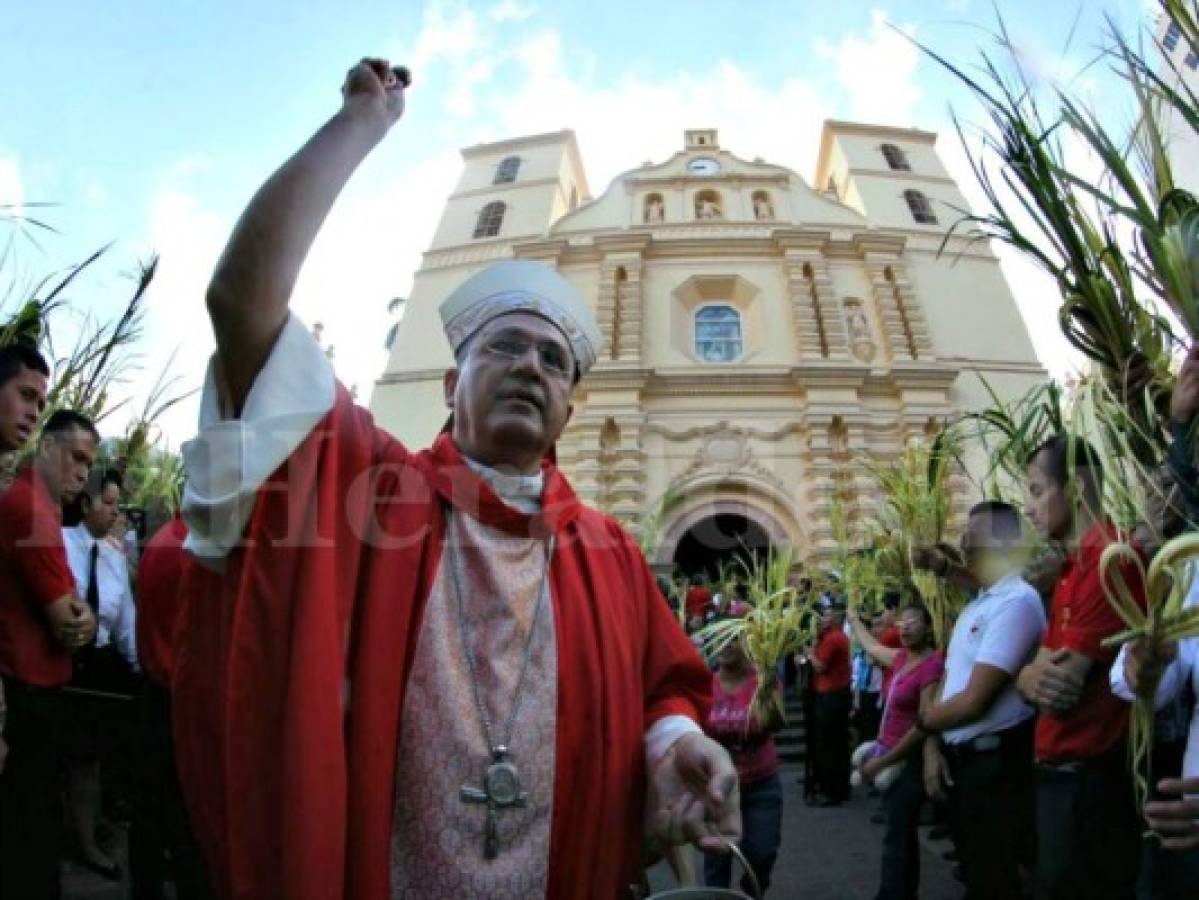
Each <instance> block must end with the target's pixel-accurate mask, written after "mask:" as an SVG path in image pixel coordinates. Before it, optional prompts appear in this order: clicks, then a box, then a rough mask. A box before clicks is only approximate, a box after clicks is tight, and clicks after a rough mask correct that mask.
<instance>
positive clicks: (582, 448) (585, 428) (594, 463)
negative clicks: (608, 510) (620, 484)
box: [559, 416, 605, 506]
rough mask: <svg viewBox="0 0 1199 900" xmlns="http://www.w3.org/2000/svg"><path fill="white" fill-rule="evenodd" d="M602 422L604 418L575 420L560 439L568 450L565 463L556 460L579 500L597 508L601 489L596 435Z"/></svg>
mask: <svg viewBox="0 0 1199 900" xmlns="http://www.w3.org/2000/svg"><path fill="white" fill-rule="evenodd" d="M604 422H605V417H604V416H594V417H592V416H586V417H582V416H581V417H579V418H577V419H575V420H574V421H573V422H572V423H571V424H570V426H569V427H568V429H567V432H566V434H565V435H564V437H565V439H566V441H565V442H566V443H567V445H568V446H569V448H570V456H569V458H567V459H565V460H562V459H560V460H559V462H560V463H561V464H562V468H563V470H564V471H565V472H566V474H567V476H568V477H569V478H570V481H571V485H572V486H573V487H574V489H575V493H576V494H578V495H579V499H581V500H582V501H583V502H584V503H588V504H590V505H592V506H599V505H600V500H601V497H600V494H601V490H602V487H603V466H602V465H601V463H600V449H601V448H600V434H601V432H602V431H603V428H604ZM559 446H561V444H560V445H559Z"/></svg>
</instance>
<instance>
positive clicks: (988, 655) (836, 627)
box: [684, 353, 1199, 900]
mask: <svg viewBox="0 0 1199 900" xmlns="http://www.w3.org/2000/svg"><path fill="white" fill-rule="evenodd" d="M1179 384H1180V386H1179V389H1178V390H1177V391H1176V394H1175V397H1174V405H1173V411H1174V415H1175V418H1176V423H1177V426H1178V427H1177V428H1176V430H1175V431H1176V433H1175V442H1174V444H1173V447H1172V452H1171V455H1170V458H1169V459H1168V460H1166V461H1164V469H1163V472H1162V477H1163V479H1164V480H1165V481H1167V482H1168V483H1170V484H1179V485H1183V484H1185V485H1186V486H1185V487H1182V486H1180V487H1179V489H1178V490H1177V491H1176V492H1175V499H1176V506H1177V505H1178V504H1184V503H1188V502H1189V503H1191V504H1192V505H1191V506H1190V508H1189V509H1181V510H1180V509H1177V508H1176V509H1174V510H1173V512H1174V513H1178V512H1182V513H1183V515H1181V516H1175V517H1174V518H1175V520H1176V521H1199V518H1195V517H1194V514H1195V513H1196V512H1199V507H1196V506H1194V498H1195V492H1194V491H1193V490H1192V489H1190V487H1189V485H1191V484H1194V481H1193V479H1194V476H1195V467H1194V462H1193V456H1194V451H1193V449H1192V447H1193V444H1192V443H1191V438H1190V430H1189V429H1190V426H1191V425H1192V424H1193V423H1194V422H1195V420H1196V418H1197V416H1199V354H1196V353H1192V354H1191V355H1190V356H1189V357H1188V358H1187V361H1186V363H1185V365H1184V368H1183V371H1182V374H1181V376H1180V382H1179ZM1026 489H1027V495H1028V503H1027V509H1026V510H1025V511H1024V513H1023V514H1022V511H1021V510H1019V509H1017V508H1016V507H1015V506H1013V505H1010V504H1008V503H1004V502H999V501H984V502H980V503H978V504H977V505H976V506H975V507H974V508H973V509H972V510H971V511H970V514H969V516H968V519H967V522H966V525H965V529H964V533H963V535H962V539H961V545H960V548H951V547H945V546H940V547H928V548H923V547H921V548H917V550H916V551H915V553H914V554H913V555H914V559H915V562H916V565H917V566H918V567H920V568H922V569H926V570H928V571H930V572H931V573H933V574H935V575H936V576H938V577H940V578H943V579H946V580H947V581H949V582H952V583H953V584H954V585H955V586H956V587H958V588H960V589H961V590H963V591H964V592H965V593H966V594H967V596H968V597H969V598H970V599H969V601H968V603H967V604H966V606H965V607H964V608H963V609H962V610H961V611H960V613H958V614H957V615H956V618H955V620H954V621H953V623H952V625H953V628H952V633H951V636H950V638H949V641H948V646H947V647H945V648H937V647H936V646H935V643H934V640H933V628H932V618H931V615H930V613H929V610H928V609H927V608H926V607H925V606H924V605H923V604H922V603H921V602H920V600H919V595H918V594H917V593H915V591H914V589H911V590H910V591H909V595H908V597H907V600H906V601H905V600H904V598H903V595H902V594H900V593H895V594H893V595H892V596H890V597H888V599H887V602H886V604H885V606H884V608H883V609H882V610H881V611H879V612H878V613H877V615H876V616H875V617H874V619H873V620H872V621H866V620H864V619H863V618H862V617H861V616H860V615H858V614H857V612H856V611H847V610H846V609H845V607H844V606H843V604H842V603H841V600H840V598H839V597H838V596H837V595H836V591H832V592H830V593H829V594H827V595H826V596H825V597H824V598H823V599H822V601H821V611H820V621H819V631H818V637H817V639H816V641H815V642H814V644H813V645H812V646H811V647H809V648H807V649H806V650H804V651H803V652H802V653H801V654H799V655H798V662H799V666H798V671H799V673H800V675H801V677H800V678H799V679H797V680H796V682H795V684H796V690H798V691H799V692H800V693H801V694H802V695H803V697H804V700H805V702H804V704H803V708H804V710H805V719H806V725H807V752H808V755H809V758H810V765H809V767H808V772H807V773H806V775H805V797H806V798H807V801H808V803H809V804H810V805H812V806H815V807H833V806H839V805H840V804H842V803H843V802H844V801H845V800H846V799H847V798H848V797H849V795H850V792H851V785H858V786H864V787H865V788H867V789H868V790H870V791H871V792H872V793H880V794H881V797H882V811H881V815H880V816H878V817H877V820H878V821H880V822H881V823H882V824H883V826H884V827H883V834H882V854H881V856H882V864H881V872H880V883H879V889H878V893H877V895H876V898H877V900H912V898H915V897H917V896H919V887H920V855H921V853H920V844H919V838H918V834H919V832H918V825H919V823H920V822H921V821H922V820H923V819H927V818H929V817H931V818H932V819H933V820H936V819H937V818H938V817H942V816H943V817H944V820H945V824H946V825H947V831H948V834H949V836H950V837H951V838H952V840H953V845H954V849H953V857H954V858H955V859H957V860H959V862H960V865H959V866H958V869H957V873H958V877H959V878H960V879H961V880H962V881H963V882H964V884H965V886H966V896H967V897H968V898H969V900H987V898H995V900H1001V898H1002V900H1019V898H1025V897H1036V898H1038V900H1104V898H1111V900H1133V898H1137V900H1142V898H1143V900H1158V898H1161V900H1174V898H1184V897H1193V896H1195V892H1196V890H1199V821H1197V820H1199V803H1197V802H1196V801H1195V800H1194V799H1193V795H1194V794H1195V793H1196V792H1199V723H1197V720H1196V719H1195V717H1194V714H1193V708H1194V706H1195V703H1196V697H1197V696H1199V695H1197V694H1196V691H1195V685H1196V683H1197V682H1196V679H1199V673H1196V671H1195V654H1196V645H1199V641H1196V640H1195V639H1187V640H1184V641H1182V642H1181V644H1180V645H1179V646H1169V647H1167V648H1166V649H1165V650H1164V651H1163V650H1161V649H1158V650H1157V651H1156V652H1150V650H1149V648H1148V646H1147V645H1146V644H1145V643H1144V642H1133V643H1130V644H1127V645H1125V646H1124V648H1123V649H1122V650H1121V648H1120V647H1116V646H1110V645H1109V644H1110V642H1109V641H1108V639H1109V638H1112V637H1113V636H1116V635H1118V634H1120V633H1121V632H1122V631H1123V630H1124V628H1125V625H1124V623H1123V621H1122V620H1121V618H1120V617H1119V615H1118V614H1117V612H1116V611H1115V610H1114V609H1113V607H1112V606H1111V605H1110V603H1109V602H1108V600H1107V598H1106V596H1105V593H1104V589H1103V585H1102V583H1101V579H1100V557H1101V556H1102V554H1103V551H1104V550H1105V549H1106V548H1107V547H1108V546H1109V545H1110V544H1112V543H1113V542H1114V541H1116V540H1118V539H1119V535H1118V534H1117V531H1116V529H1115V527H1114V525H1113V524H1112V523H1111V522H1110V521H1108V520H1107V519H1106V518H1105V517H1104V515H1103V513H1102V512H1101V510H1102V501H1101V496H1102V491H1103V471H1102V467H1101V465H1100V462H1099V460H1098V458H1097V456H1096V454H1095V452H1094V451H1093V450H1092V449H1091V448H1090V447H1089V445H1088V444H1087V443H1086V442H1085V441H1082V440H1079V439H1076V438H1071V437H1069V436H1067V435H1064V434H1062V435H1054V436H1053V437H1051V438H1050V439H1048V440H1046V441H1045V442H1044V443H1043V444H1042V445H1041V446H1040V447H1038V448H1037V449H1036V451H1035V452H1034V453H1032V454H1031V456H1030V459H1029V462H1028V467H1027V484H1026ZM1167 527H1168V526H1167ZM1034 529H1035V532H1036V534H1034V533H1033V531H1034ZM1158 533H1159V534H1160V533H1162V532H1158ZM1142 543H1144V541H1143V539H1142ZM1034 544H1035V545H1037V546H1039V547H1041V548H1048V549H1047V550H1046V549H1043V550H1042V551H1041V552H1040V553H1039V555H1037V556H1036V557H1035V558H1033V559H1030V553H1031V552H1032V549H1031V548H1032V547H1033V546H1034ZM1138 546H1139V550H1140V552H1142V553H1144V554H1146V555H1148V554H1150V553H1152V551H1153V549H1154V548H1153V547H1150V546H1142V545H1138ZM1128 565H1129V569H1126V570H1125V571H1124V572H1123V573H1122V574H1123V577H1124V578H1125V579H1126V581H1127V583H1128V584H1136V583H1138V582H1137V581H1136V579H1135V577H1134V573H1133V572H1132V571H1131V570H1130V568H1131V564H1128ZM834 574H835V573H834ZM1034 582H1035V584H1036V586H1035V587H1034ZM1197 585H1199V582H1197ZM1142 599H1143V598H1142ZM684 602H685V605H686V611H687V618H688V623H689V630H691V631H692V632H693V633H695V632H697V631H698V630H700V629H702V628H703V627H704V626H705V625H707V624H710V622H711V621H712V620H713V619H714V618H719V617H720V616H723V615H729V614H731V613H730V612H728V611H725V610H723V609H722V608H721V607H722V606H727V604H726V603H724V600H723V598H722V597H721V595H720V593H719V592H718V591H713V590H712V589H710V588H709V587H707V586H706V585H705V583H704V579H703V578H702V577H697V578H695V579H693V581H692V585H691V587H690V589H689V590H688V592H687V594H686V596H685V598H684ZM1187 602H1188V605H1189V606H1191V607H1194V606H1199V586H1197V587H1196V588H1195V589H1194V590H1192V594H1191V596H1190V598H1189V599H1188V601H1187ZM734 606H735V604H734ZM726 656H729V657H730V658H731V659H732V660H733V661H734V662H733V664H734V665H736V664H737V660H738V659H739V658H740V657H743V656H744V652H743V651H739V652H731V651H730V652H728V653H726V654H725V655H722V656H721V659H720V666H719V668H718V678H717V682H718V685H717V686H718V690H722V688H720V684H721V683H723V682H722V679H723V678H724V675H723V672H724V667H725V665H726V664H727V663H726ZM790 662H791V661H789V663H790ZM788 670H789V667H786V668H785V669H784V672H786V671H788ZM784 672H780V673H779V674H780V675H783V674H784ZM1146 691H1149V692H1155V694H1156V703H1157V705H1158V706H1159V708H1160V709H1161V710H1162V713H1161V715H1160V716H1159V724H1160V726H1161V727H1159V728H1157V729H1156V732H1155V733H1156V738H1157V742H1156V745H1155V747H1154V753H1153V764H1152V772H1154V773H1155V774H1156V775H1158V776H1167V777H1164V778H1162V779H1161V780H1160V782H1159V783H1157V784H1155V785H1153V790H1154V798H1155V799H1154V800H1153V801H1152V802H1151V803H1149V804H1148V805H1147V806H1146V808H1145V809H1144V810H1140V811H1138V809H1137V805H1136V802H1135V799H1134V791H1133V777H1134V776H1133V773H1132V769H1131V767H1130V765H1129V759H1130V752H1129V751H1130V748H1129V715H1130V703H1131V702H1132V701H1133V700H1135V699H1136V697H1137V696H1138V693H1140V694H1144V693H1145V692H1146ZM722 697H723V699H722V702H724V703H727V702H728V697H727V692H726V695H722ZM727 718H728V714H727V712H724V711H722V712H721V715H720V717H719V720H713V721H711V723H710V728H711V732H712V734H713V736H714V737H716V738H717V739H718V740H720V741H721V742H722V743H725V744H726V746H728V747H730V749H731V750H732V751H733V753H734V758H735V759H738V760H741V759H742V758H743V757H744V755H745V753H746V748H747V746H748V747H752V748H754V754H755V755H761V756H763V757H766V758H769V759H772V760H776V759H777V755H776V754H775V753H774V750H773V747H772V745H771V743H770V737H769V734H763V733H762V732H761V729H760V727H759V728H758V729H757V730H756V731H755V730H747V731H746V732H745V733H744V734H738V735H735V736H733V737H730V736H729V734H728V728H727V725H726V720H727ZM1188 723H1189V725H1188ZM1188 728H1189V730H1190V731H1189V733H1190V740H1189V741H1188V739H1187V737H1188ZM851 741H856V745H857V746H856V749H854V750H852V751H851V749H850V742H851ZM765 748H769V749H765ZM738 767H739V770H740V769H742V764H741V762H739V763H738ZM851 770H852V776H851ZM750 771H751V774H750V775H749V776H748V777H749V779H750V780H749V782H748V784H747V782H746V780H745V779H746V777H747V776H746V774H745V772H744V771H743V773H742V778H743V796H744V795H749V796H751V797H753V796H755V795H756V791H755V789H754V784H753V778H754V777H755V776H754V774H752V768H751V770H750ZM771 774H774V772H773V770H772V772H771ZM747 786H748V788H749V790H746V787H747ZM1188 798H1190V799H1188ZM930 814H931V816H930ZM780 817H781V812H780V810H779V809H778V807H777V805H776V806H773V807H772V809H771V815H770V817H769V819H767V820H762V819H756V820H755V818H754V817H753V816H751V815H750V813H749V810H748V809H743V821H744V827H745V841H746V855H747V857H749V858H750V859H751V860H753V859H755V858H756V859H757V860H759V865H761V866H762V867H763V868H764V869H765V870H766V872H767V873H769V871H770V867H771V866H772V865H773V862H774V859H775V857H776V856H777V851H778V841H777V838H776V837H775V835H777V831H778V821H779V819H780ZM1147 827H1148V828H1152V829H1154V830H1155V831H1156V834H1155V835H1154V836H1152V837H1149V838H1145V837H1144V833H1145V831H1146V829H1147ZM755 829H757V830H758V831H759V832H760V833H755ZM763 845H764V846H767V847H768V848H770V852H769V853H762V852H761V851H760V850H758V847H759V846H763ZM709 871H710V873H711V874H712V875H713V877H712V878H711V879H710V881H709V883H710V884H712V885H714V886H723V885H725V884H727V875H726V874H724V873H725V870H724V869H721V868H719V867H716V866H714V865H713V866H710V868H709Z"/></svg>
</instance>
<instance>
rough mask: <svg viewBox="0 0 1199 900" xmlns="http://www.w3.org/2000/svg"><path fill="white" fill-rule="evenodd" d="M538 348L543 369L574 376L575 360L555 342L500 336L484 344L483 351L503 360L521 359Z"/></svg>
mask: <svg viewBox="0 0 1199 900" xmlns="http://www.w3.org/2000/svg"><path fill="white" fill-rule="evenodd" d="M533 346H536V348H537V358H538V359H539V360H540V361H541V367H542V368H543V369H545V370H546V371H547V372H549V373H550V374H552V375H556V376H558V377H560V378H570V377H571V376H572V375H573V374H574V360H573V359H572V358H571V356H570V354H569V353H568V352H567V351H566V350H564V349H563V348H562V347H561V346H560V345H559V344H555V343H554V342H553V341H538V342H534V341H530V340H527V339H525V338H521V337H516V336H514V335H498V336H496V337H493V338H492V339H491V340H489V341H487V343H485V344H483V351H484V352H486V353H490V354H491V355H492V356H497V357H499V358H501V359H520V358H521V357H522V356H524V355H525V354H526V353H528V352H529V348H530V347H533Z"/></svg>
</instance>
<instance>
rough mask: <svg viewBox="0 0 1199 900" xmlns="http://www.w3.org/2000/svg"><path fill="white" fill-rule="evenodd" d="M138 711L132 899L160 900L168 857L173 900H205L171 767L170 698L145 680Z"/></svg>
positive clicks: (206, 890)
mask: <svg viewBox="0 0 1199 900" xmlns="http://www.w3.org/2000/svg"><path fill="white" fill-rule="evenodd" d="M140 711H141V721H140V726H141V727H140V742H139V743H140V746H139V748H138V749H139V766H138V779H137V785H136V793H135V799H134V809H133V827H132V828H131V829H130V832H129V865H130V870H131V871H130V876H131V880H132V882H133V893H132V897H133V900H162V897H163V882H164V881H165V880H166V877H167V868H168V856H169V859H170V863H169V865H170V868H171V869H172V872H173V876H174V882H175V896H176V897H177V898H178V900H204V898H208V897H210V896H212V890H211V888H210V887H209V883H208V872H207V869H206V868H205V865H204V859H203V857H202V856H201V854H200V848H199V846H198V845H197V844H196V839H195V837H194V835H193V834H192V829H191V822H190V821H189V819H188V816H187V808H186V807H185V806H184V803H183V792H182V790H181V789H180V787H179V776H178V772H177V771H176V769H175V744H174V740H173V738H172V735H171V699H170V694H169V693H168V692H167V691H166V690H165V689H163V688H161V687H159V686H158V685H156V684H153V683H152V682H150V681H148V680H147V681H146V682H145V685H144V688H143V691H142V695H141V699H140Z"/></svg>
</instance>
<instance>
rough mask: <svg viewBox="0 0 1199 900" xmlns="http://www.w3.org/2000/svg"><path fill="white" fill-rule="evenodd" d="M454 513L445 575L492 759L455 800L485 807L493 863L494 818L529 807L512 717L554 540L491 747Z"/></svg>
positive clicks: (486, 848) (486, 853)
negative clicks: (500, 729) (515, 755)
mask: <svg viewBox="0 0 1199 900" xmlns="http://www.w3.org/2000/svg"><path fill="white" fill-rule="evenodd" d="M454 521H455V520H454V514H453V511H452V510H451V509H450V508H448V507H447V509H446V536H447V538H448V541H447V544H446V551H445V552H446V553H447V554H448V558H447V564H448V566H449V570H450V579H451V581H452V582H453V586H454V597H455V600H456V605H457V608H458V631H459V633H460V635H461V636H462V654H463V656H465V657H466V668H467V671H468V672H469V673H470V686H471V691H472V694H473V696H474V698H475V710H476V712H477V713H478V715H479V724H480V725H481V726H482V728H483V740H484V741H486V742H487V750H488V752H489V753H490V754H491V763H490V764H489V765H488V766H487V770H486V771H485V772H484V773H483V787H482V788H481V789H480V788H478V787H475V786H474V785H464V786H463V787H462V788H461V789H460V790H459V791H458V798H459V799H460V800H461V801H462V802H463V803H479V804H485V805H486V807H487V824H486V827H485V831H484V836H483V857H484V859H495V858H496V856H497V855H498V853H499V826H498V822H497V816H496V813H497V812H498V811H499V810H502V809H519V808H522V807H524V806H526V805H527V804H528V802H529V795H528V794H527V793H525V792H524V791H523V790H522V789H521V784H520V772H519V771H518V770H517V768H516V765H515V763H513V762H512V758H511V757H512V751H511V742H512V734H513V729H514V728H515V727H516V717H517V715H518V714H519V713H520V705H521V701H522V700H524V692H525V691H524V689H525V678H526V676H527V675H528V673H529V662H530V660H531V659H532V658H533V641H534V640H535V638H536V636H537V622H538V620H539V619H540V617H541V607H542V606H543V605H544V598H545V593H546V585H547V583H548V581H549V575H550V563H551V562H552V561H553V558H554V543H555V541H554V535H552V534H551V535H550V536H549V538H548V540H547V541H546V550H545V569H544V571H543V572H542V575H541V583H540V585H539V586H538V589H537V600H536V602H535V604H534V606H533V621H532V624H531V625H530V627H529V637H528V638H527V639H526V641H525V651H524V656H523V658H522V660H521V664H520V675H519V677H518V678H517V682H516V694H515V696H514V697H513V698H512V709H511V711H510V712H509V713H508V721H507V722H506V723H505V725H504V733H505V736H504V738H503V740H502V741H501V742H498V743H497V742H496V740H495V739H494V737H493V734H492V722H491V717H490V716H489V715H488V714H487V704H486V703H484V702H483V691H482V688H480V686H479V677H478V674H477V673H476V672H475V658H474V654H473V653H471V649H470V623H469V622H468V621H467V617H466V604H465V602H464V601H463V599H462V584H461V579H460V576H459V574H458V562H459V560H458V559H457V558H456V554H455V553H454V547H455V546H456V540H455V538H456V529H455V527H454Z"/></svg>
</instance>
